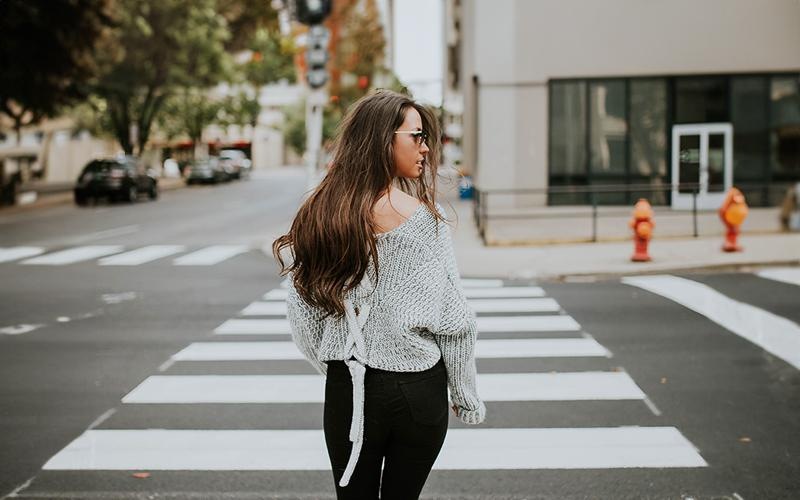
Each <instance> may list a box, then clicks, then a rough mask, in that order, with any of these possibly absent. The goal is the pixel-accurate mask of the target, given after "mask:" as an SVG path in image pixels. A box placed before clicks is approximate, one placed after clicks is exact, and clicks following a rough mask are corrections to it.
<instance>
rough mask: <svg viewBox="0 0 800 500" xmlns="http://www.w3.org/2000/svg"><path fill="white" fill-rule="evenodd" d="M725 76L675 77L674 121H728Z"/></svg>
mask: <svg viewBox="0 0 800 500" xmlns="http://www.w3.org/2000/svg"><path fill="white" fill-rule="evenodd" d="M727 94H728V92H727V84H726V80H725V78H720V77H713V78H676V79H675V120H674V122H675V123H718V122H727V121H728V99H727Z"/></svg>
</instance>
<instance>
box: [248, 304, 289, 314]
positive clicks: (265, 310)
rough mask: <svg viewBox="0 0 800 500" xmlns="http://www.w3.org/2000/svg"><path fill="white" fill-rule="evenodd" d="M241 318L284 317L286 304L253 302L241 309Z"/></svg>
mask: <svg viewBox="0 0 800 500" xmlns="http://www.w3.org/2000/svg"><path fill="white" fill-rule="evenodd" d="M240 314H242V315H243V316H275V315H281V314H282V315H284V316H285V315H286V302H253V303H252V304H250V305H249V306H247V307H245V308H244V309H242V312H241V313H240Z"/></svg>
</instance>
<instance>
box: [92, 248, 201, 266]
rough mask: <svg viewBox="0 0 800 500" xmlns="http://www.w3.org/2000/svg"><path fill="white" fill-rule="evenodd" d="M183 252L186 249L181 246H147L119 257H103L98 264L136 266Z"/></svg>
mask: <svg viewBox="0 0 800 500" xmlns="http://www.w3.org/2000/svg"><path fill="white" fill-rule="evenodd" d="M184 250H186V247H185V246H183V245H149V246H146V247H142V248H137V249H136V250H131V251H130V252H125V253H121V254H119V255H114V256H111V257H104V258H102V259H100V261H99V262H98V264H100V265H101V266H138V265H139V264H144V263H146V262H151V261H154V260H156V259H161V258H163V257H166V256H168V255H172V254H176V253H178V252H183V251H184Z"/></svg>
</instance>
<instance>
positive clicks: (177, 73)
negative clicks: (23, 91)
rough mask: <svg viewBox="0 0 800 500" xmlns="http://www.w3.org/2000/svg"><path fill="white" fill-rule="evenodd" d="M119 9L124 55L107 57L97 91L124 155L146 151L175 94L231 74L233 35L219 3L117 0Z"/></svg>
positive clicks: (120, 43) (211, 0)
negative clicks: (228, 46) (230, 39)
mask: <svg viewBox="0 0 800 500" xmlns="http://www.w3.org/2000/svg"><path fill="white" fill-rule="evenodd" d="M116 7H117V10H116V15H117V19H118V21H119V28H118V30H117V32H116V34H115V35H116V36H115V42H116V44H117V46H118V47H119V51H118V52H117V53H107V54H105V56H106V58H107V59H106V60H105V61H104V63H105V65H106V67H107V70H106V71H105V72H104V73H103V74H102V76H101V77H100V79H99V81H98V82H97V85H96V86H95V89H94V90H95V93H96V94H97V96H99V97H100V98H102V99H104V100H105V101H106V107H107V110H108V113H109V119H110V122H111V124H112V130H113V132H114V135H115V136H116V138H117V140H118V141H119V143H120V145H121V146H122V148H123V149H124V150H125V152H126V153H132V152H134V148H135V149H136V150H137V151H138V152H141V151H142V150H143V149H144V147H145V145H146V144H147V141H148V139H149V136H150V131H151V127H152V125H153V123H154V120H155V118H156V117H157V115H158V113H159V112H160V111H161V108H162V106H163V105H164V103H165V101H166V100H167V97H168V96H169V94H170V92H173V91H175V90H176V89H180V88H185V87H207V86H211V85H213V84H215V83H217V82H219V81H220V80H221V79H223V78H224V77H225V76H226V75H228V74H230V73H231V67H232V64H231V62H230V58H229V56H228V54H227V53H226V52H225V46H224V43H225V41H226V40H227V39H228V37H229V34H228V31H227V27H226V24H225V20H224V19H223V18H222V17H220V16H218V15H217V12H216V10H215V7H216V2H215V0H117V4H116ZM133 125H135V128H136V130H137V131H138V133H137V135H136V138H135V139H136V140H135V141H134V140H132V138H131V134H130V131H131V128H132V126H133Z"/></svg>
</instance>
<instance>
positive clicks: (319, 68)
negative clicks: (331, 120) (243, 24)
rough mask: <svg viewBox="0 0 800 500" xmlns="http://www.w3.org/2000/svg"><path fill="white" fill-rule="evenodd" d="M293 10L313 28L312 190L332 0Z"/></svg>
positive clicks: (310, 1) (309, 65) (300, 1)
mask: <svg viewBox="0 0 800 500" xmlns="http://www.w3.org/2000/svg"><path fill="white" fill-rule="evenodd" d="M293 7H294V9H293V10H294V15H295V17H296V19H297V21H298V22H300V23H302V24H305V25H306V26H308V27H309V29H308V34H307V37H306V54H305V56H306V57H305V59H306V82H307V83H308V87H309V90H310V91H309V93H308V97H307V99H306V155H305V156H306V158H305V160H306V168H307V172H308V187H309V189H310V188H313V187H314V186H315V185H316V184H317V177H318V169H319V160H320V152H321V149H322V116H323V110H324V108H325V103H326V102H327V95H326V92H325V85H326V84H327V83H328V69H327V64H328V42H329V41H330V33H329V32H328V29H327V28H326V27H325V26H323V25H322V22H323V21H324V20H325V18H326V17H328V15H330V13H331V0H295V2H294V3H293Z"/></svg>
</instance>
